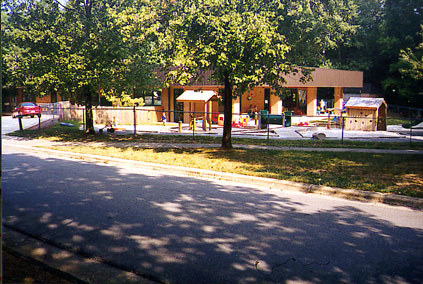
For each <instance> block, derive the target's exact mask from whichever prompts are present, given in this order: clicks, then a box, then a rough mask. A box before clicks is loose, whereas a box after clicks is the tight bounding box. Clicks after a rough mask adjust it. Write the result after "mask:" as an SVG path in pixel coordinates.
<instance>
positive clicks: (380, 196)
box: [8, 145, 423, 210]
mask: <svg viewBox="0 0 423 284" xmlns="http://www.w3.org/2000/svg"><path fill="white" fill-rule="evenodd" d="M8 147H11V148H18V149H20V150H22V149H28V150H31V152H32V153H34V152H39V153H54V154H55V155H57V156H60V157H65V158H73V159H79V160H84V161H88V162H95V163H103V164H108V165H115V166H120V165H122V164H125V165H128V166H135V167H143V168H147V169H150V170H156V171H163V170H164V169H165V170H167V171H169V172H172V173H176V174H182V175H187V176H192V177H199V178H209V179H217V180H225V181H232V182H240V183H246V184H249V185H256V186H260V187H267V188H272V189H278V190H289V191H295V192H301V193H306V194H309V193H314V194H320V195H326V196H332V197H337V198H343V199H348V200H355V201H363V202H374V203H382V204H387V205H396V206H405V207H409V208H412V209H418V210H421V209H423V198H413V197H408V196H401V195H396V194H387V193H380V192H369V191H360V190H354V189H344V188H337V187H329V186H322V185H313V184H306V183H299V182H292V181H286V180H277V179H272V178H264V177H254V176H246V175H240V174H232V173H225V172H216V171H210V170H203V169H195V168H188V167H179V166H171V165H164V164H155V163H147V162H141V161H132V160H126V159H119V158H113V157H105V156H99V155H93V154H80V153H73V152H65V151H58V150H52V149H42V148H35V147H31V146H14V145H8Z"/></svg>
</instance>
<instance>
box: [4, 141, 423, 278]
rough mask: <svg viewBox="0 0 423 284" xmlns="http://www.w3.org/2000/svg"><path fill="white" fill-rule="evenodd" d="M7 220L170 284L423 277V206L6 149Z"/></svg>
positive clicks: (54, 241) (23, 228) (58, 242)
mask: <svg viewBox="0 0 423 284" xmlns="http://www.w3.org/2000/svg"><path fill="white" fill-rule="evenodd" d="M3 218H4V219H3V222H4V224H5V225H7V226H9V227H11V228H16V229H19V230H21V231H24V232H27V233H29V234H32V235H34V236H37V237H39V238H41V239H44V240H47V241H49V242H50V243H55V244H58V245H60V246H62V247H68V248H72V249H74V250H78V251H79V252H80V253H82V254H84V255H85V256H91V257H96V258H98V259H102V260H104V261H106V262H107V263H109V264H111V265H113V266H115V267H119V268H122V269H126V270H131V271H136V272H137V273H139V274H141V275H145V276H148V277H149V278H150V279H156V280H158V281H161V282H169V283H421V282H422V279H423V212H422V211H415V210H411V209H406V208H402V207H391V206H386V205H379V204H377V205H375V204H373V205H372V204H368V203H360V202H353V201H348V200H342V199H336V198H331V197H323V196H318V195H312V194H310V195H307V194H300V193H294V192H289V191H277V190H272V189H266V188H253V187H250V186H248V185H245V184H239V183H232V182H222V181H214V180H206V179H199V178H192V177H185V176H178V175H172V174H169V173H166V172H163V171H150V170H145V169H142V168H130V167H127V166H125V165H121V166H119V167H117V166H111V165H107V164H94V163H88V162H83V161H78V160H72V159H64V158H58V157H55V156H53V155H44V154H37V155H33V154H31V153H28V152H24V151H21V150H12V149H10V148H9V149H7V147H5V148H3Z"/></svg>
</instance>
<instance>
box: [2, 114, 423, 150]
mask: <svg viewBox="0 0 423 284" xmlns="http://www.w3.org/2000/svg"><path fill="white" fill-rule="evenodd" d="M65 122H67V123H72V124H74V127H66V126H61V125H60V124H56V125H54V126H52V127H49V128H43V129H41V130H25V133H24V136H25V137H28V138H33V139H47V140H51V141H64V142H65V141H66V142H68V141H69V142H117V143H119V142H134V143H154V142H157V143H173V144H175V143H194V144H221V137H213V136H195V137H192V136H191V135H154V134H142V135H137V136H134V135H132V134H130V135H118V134H114V135H109V134H103V135H99V134H96V135H86V134H84V133H83V131H81V130H79V124H78V123H77V122H74V121H65ZM9 135H14V136H21V134H20V133H19V132H18V131H17V132H14V133H11V134H9ZM232 143H233V144H243V145H269V146H277V147H311V148H367V149H415V150H423V142H413V143H411V144H410V143H409V142H374V141H369V142H365V141H353V140H344V142H343V143H341V141H339V140H312V139H307V140H276V139H270V140H269V141H267V140H266V139H252V138H239V137H232Z"/></svg>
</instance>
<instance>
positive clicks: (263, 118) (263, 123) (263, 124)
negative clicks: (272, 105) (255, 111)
mask: <svg viewBox="0 0 423 284" xmlns="http://www.w3.org/2000/svg"><path fill="white" fill-rule="evenodd" d="M268 116H269V112H268V111H267V110H261V111H260V129H265V128H266V127H267V123H268V122H267V120H268Z"/></svg>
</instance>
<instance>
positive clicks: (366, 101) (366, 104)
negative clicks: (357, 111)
mask: <svg viewBox="0 0 423 284" xmlns="http://www.w3.org/2000/svg"><path fill="white" fill-rule="evenodd" d="M382 104H386V103H385V101H384V99H383V98H360V97H352V98H350V99H349V100H348V102H347V103H346V104H345V107H346V108H374V109H378V108H379V107H380V106H381V105H382Z"/></svg>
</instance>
